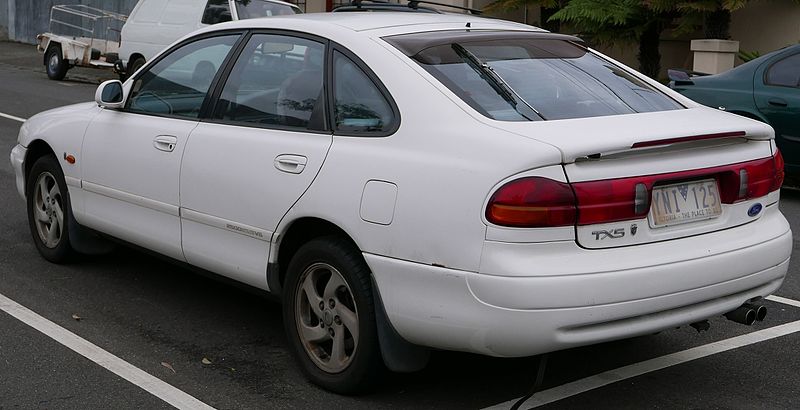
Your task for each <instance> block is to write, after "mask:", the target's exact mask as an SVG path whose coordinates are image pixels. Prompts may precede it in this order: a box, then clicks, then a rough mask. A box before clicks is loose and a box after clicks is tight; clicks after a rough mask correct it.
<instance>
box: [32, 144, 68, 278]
mask: <svg viewBox="0 0 800 410" xmlns="http://www.w3.org/2000/svg"><path fill="white" fill-rule="evenodd" d="M25 192H26V195H25V196H26V199H27V208H28V226H29V227H30V230H31V235H32V236H33V242H34V243H35V244H36V249H37V250H38V251H39V253H40V254H41V255H42V257H44V258H45V259H47V260H48V261H50V262H53V263H59V264H60V263H64V262H67V261H68V260H69V259H70V258H71V257H72V256H73V254H74V251H73V250H72V246H71V245H70V241H69V220H70V219H71V218H72V215H71V213H72V208H71V206H70V202H69V193H68V192H67V184H66V183H65V182H64V173H63V172H62V171H61V166H60V165H59V164H58V161H57V160H56V159H55V157H53V156H52V155H47V156H44V157H41V158H39V159H38V160H36V162H34V163H33V167H31V172H30V173H29V174H28V177H27V184H26V191H25Z"/></svg>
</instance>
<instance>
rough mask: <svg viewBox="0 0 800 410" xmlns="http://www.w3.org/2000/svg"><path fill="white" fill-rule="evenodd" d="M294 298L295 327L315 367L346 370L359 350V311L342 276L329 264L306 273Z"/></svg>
mask: <svg viewBox="0 0 800 410" xmlns="http://www.w3.org/2000/svg"><path fill="white" fill-rule="evenodd" d="M296 292H297V294H296V297H295V315H294V316H295V324H296V326H297V333H298V335H299V336H300V341H301V343H302V345H303V347H304V348H305V351H306V353H307V354H308V356H309V357H310V358H311V359H312V361H313V362H314V364H315V365H316V366H317V367H319V368H320V369H321V370H323V371H325V372H328V373H339V372H342V371H344V370H345V369H347V367H348V366H349V365H350V362H351V361H352V359H353V356H354V355H355V353H356V349H357V348H358V311H357V309H356V306H355V302H354V300H353V293H352V291H351V289H350V286H349V285H348V284H347V282H346V281H345V279H344V277H343V276H342V274H341V273H340V272H339V271H338V270H337V269H336V268H334V267H333V266H331V265H329V264H327V263H314V264H312V265H311V266H309V267H308V268H306V270H305V271H304V272H303V275H302V277H301V278H300V282H299V285H298V286H297V290H296Z"/></svg>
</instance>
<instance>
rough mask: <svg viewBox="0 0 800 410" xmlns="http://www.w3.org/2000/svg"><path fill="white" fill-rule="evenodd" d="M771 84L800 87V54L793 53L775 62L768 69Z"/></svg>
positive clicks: (768, 79) (767, 81)
mask: <svg viewBox="0 0 800 410" xmlns="http://www.w3.org/2000/svg"><path fill="white" fill-rule="evenodd" d="M765 82H766V83H767V84H769V85H778V86H782V87H800V54H795V55H791V56H789V57H786V58H784V59H783V60H781V61H778V62H777V63H775V64H773V65H772V66H771V67H770V68H769V71H767V77H766V81H765Z"/></svg>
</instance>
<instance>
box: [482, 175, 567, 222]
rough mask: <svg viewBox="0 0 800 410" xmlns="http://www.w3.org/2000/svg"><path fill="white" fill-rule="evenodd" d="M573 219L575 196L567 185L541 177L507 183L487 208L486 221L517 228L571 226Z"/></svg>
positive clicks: (493, 197)
mask: <svg viewBox="0 0 800 410" xmlns="http://www.w3.org/2000/svg"><path fill="white" fill-rule="evenodd" d="M575 217H576V211H575V194H574V193H573V192H572V188H571V187H570V186H569V184H567V183H564V182H559V181H554V180H552V179H548V178H542V177H525V178H520V179H515V180H513V181H511V182H508V183H506V184H505V185H503V186H501V187H500V188H499V189H498V190H497V191H496V192H495V193H494V195H492V197H491V198H490V199H489V204H488V206H487V207H486V219H487V220H488V221H489V222H491V223H493V224H497V225H501V226H512V227H518V228H542V227H550V226H571V225H575Z"/></svg>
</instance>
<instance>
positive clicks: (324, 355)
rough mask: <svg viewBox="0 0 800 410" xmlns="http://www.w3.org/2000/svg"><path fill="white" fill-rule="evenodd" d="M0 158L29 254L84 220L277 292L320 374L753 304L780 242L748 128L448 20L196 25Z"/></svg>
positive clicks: (648, 325) (412, 363) (774, 189)
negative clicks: (7, 167) (14, 192)
mask: <svg viewBox="0 0 800 410" xmlns="http://www.w3.org/2000/svg"><path fill="white" fill-rule="evenodd" d="M11 161H12V163H13V166H14V169H15V171H16V175H17V187H18V189H19V193H20V195H22V196H23V197H25V198H26V199H27V204H28V215H29V219H30V227H31V232H32V235H33V239H34V241H35V243H36V246H37V247H38V249H39V251H40V252H41V254H42V255H43V256H44V257H45V258H46V259H48V260H50V261H53V262H56V263H60V262H63V261H65V260H67V258H68V256H69V255H70V253H71V252H73V251H78V252H81V251H83V252H86V251H93V250H97V247H96V245H97V244H96V240H95V238H94V237H95V235H97V234H101V235H102V236H110V237H114V238H117V239H120V240H122V241H124V242H127V243H131V244H134V245H137V246H140V247H144V248H147V249H149V250H153V251H156V252H158V253H161V254H163V255H166V256H168V257H170V258H172V259H174V260H176V261H178V262H182V263H184V264H187V265H190V266H192V267H195V268H198V269H202V270H207V271H211V272H214V273H217V274H219V275H222V276H225V277H228V278H232V279H234V280H237V281H240V282H243V283H245V284H248V285H252V286H254V287H257V288H260V289H263V290H266V291H269V292H271V293H273V294H275V295H278V296H280V297H281V298H282V303H283V310H284V318H285V327H286V331H287V334H288V337H289V341H290V343H291V346H292V349H293V351H294V353H295V354H296V356H297V358H298V361H299V363H300V364H301V366H302V368H303V370H304V372H305V373H306V374H307V376H308V377H309V378H310V379H311V380H312V381H313V382H315V383H317V384H319V385H322V386H324V387H326V388H328V389H331V390H333V391H337V392H343V393H349V392H355V391H359V390H363V389H365V388H367V387H368V386H369V385H370V384H371V383H372V382H374V381H375V380H376V379H377V378H376V377H375V376H376V375H377V374H379V373H380V372H381V371H382V370H383V369H384V368H386V367H388V368H389V369H391V370H394V371H413V370H417V369H420V368H421V367H423V366H424V365H425V363H426V360H427V357H428V352H429V350H430V349H431V348H433V349H446V350H458V351H465V352H474V353H479V354H484V355H490V356H498V357H521V356H530V355H535V354H539V353H543V352H548V351H554V350H558V349H564V348H569V347H573V346H580V345H586V344H591V343H598V342H603V341H608V340H614V339H620V338H627V337H631V336H636V335H643V334H649V333H653V332H657V331H659V330H662V329H667V328H671V327H675V326H679V325H684V324H690V323H694V322H701V321H703V320H705V319H706V318H709V317H712V316H715V315H721V314H725V313H728V316H729V318H732V319H735V320H737V321H739V322H745V323H752V321H753V320H755V319H763V314H764V309H763V306H760V305H759V304H758V300H759V299H760V298H762V297H765V296H767V295H769V294H771V293H772V292H774V291H776V290H777V289H778V288H779V287H780V286H781V283H782V282H783V280H784V276H785V275H786V272H787V266H788V262H789V257H790V254H791V250H792V234H791V231H790V229H789V224H788V223H787V221H786V220H785V219H784V217H783V215H782V214H781V212H780V210H779V209H778V200H779V195H780V190H779V188H780V186H781V184H782V181H783V160H782V158H781V155H780V153H779V152H778V150H777V149H776V147H775V143H774V141H773V130H772V129H771V128H770V127H769V126H767V125H765V124H762V123H760V122H757V121H752V120H749V119H746V118H743V117H740V116H736V115H732V114H728V113H725V112H721V111H718V110H714V109H710V108H706V107H703V106H701V105H699V104H696V103H694V102H692V101H690V100H688V99H686V98H684V97H682V96H681V95H679V94H677V93H675V92H673V91H671V90H669V89H667V88H666V87H664V86H662V85H661V84H659V83H657V82H654V81H652V80H650V79H648V78H647V77H645V76H643V75H641V74H639V73H637V72H635V71H634V70H632V69H630V68H627V67H625V66H623V65H621V64H619V63H617V62H615V61H613V60H611V59H609V58H607V57H605V56H603V55H601V54H598V53H597V52H595V51H593V50H591V49H588V48H586V47H585V46H584V45H583V44H582V43H581V41H580V40H579V39H577V38H574V37H570V36H565V35H559V34H552V33H548V32H545V31H542V30H539V29H536V28H533V27H530V26H526V25H521V24H515V23H510V22H504V21H498V20H488V19H482V18H478V17H474V16H468V15H437V14H424V13H388V12H387V13H369V14H363V13H333V14H313V15H312V14H309V15H298V16H292V17H273V18H270V19H261V20H246V21H240V22H232V23H225V24H220V25H217V26H213V27H209V28H206V29H204V30H201V31H199V32H196V33H194V34H192V35H190V36H189V37H186V38H184V39H182V40H180V41H179V42H177V43H176V44H174V45H173V46H171V47H170V48H169V49H167V50H166V51H164V52H162V53H161V54H160V55H159V56H157V57H156V58H155V59H153V60H152V61H150V62H149V63H148V64H147V65H146V66H145V67H144V68H143V69H142V70H140V71H139V72H138V73H137V74H136V75H135V76H134V77H132V78H131V79H129V80H128V81H127V82H125V83H124V84H121V83H120V82H118V81H110V82H106V83H104V84H102V85H101V86H100V88H99V89H98V91H97V96H96V102H91V103H85V104H78V105H73V106H69V107H64V108H59V109H56V110H51V111H48V112H45V113H42V114H39V115H36V116H34V117H33V118H31V119H30V120H28V121H27V122H26V123H25V124H24V125H23V126H22V129H21V131H20V135H19V144H18V145H17V146H16V147H15V148H14V149H13V151H12V154H11Z"/></svg>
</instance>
